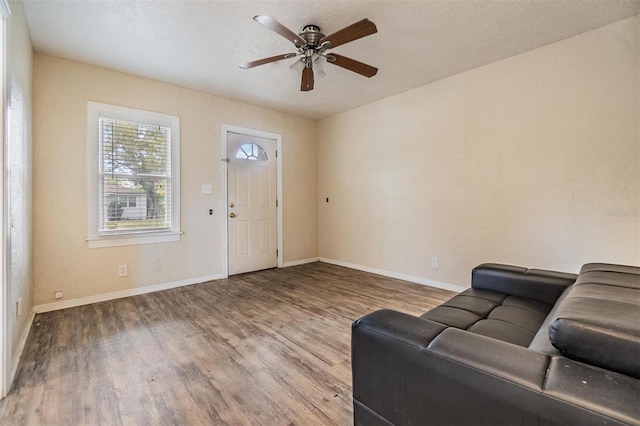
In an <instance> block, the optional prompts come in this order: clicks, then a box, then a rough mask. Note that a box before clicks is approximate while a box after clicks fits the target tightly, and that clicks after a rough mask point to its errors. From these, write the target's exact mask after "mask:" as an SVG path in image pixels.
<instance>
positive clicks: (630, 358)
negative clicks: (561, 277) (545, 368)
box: [549, 264, 640, 378]
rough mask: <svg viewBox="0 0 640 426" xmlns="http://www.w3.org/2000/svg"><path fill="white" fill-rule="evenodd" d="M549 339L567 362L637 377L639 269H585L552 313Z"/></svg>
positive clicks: (639, 368) (639, 375)
mask: <svg viewBox="0 0 640 426" xmlns="http://www.w3.org/2000/svg"><path fill="white" fill-rule="evenodd" d="M549 339H550V340H551V343H552V344H553V346H555V347H556V348H557V349H559V350H560V351H561V352H562V353H563V354H565V355H566V356H567V357H569V358H573V359H575V360H578V361H582V362H585V363H588V364H593V365H596V366H599V367H602V368H605V369H608V370H613V371H617V372H619V373H622V374H626V375H628V376H632V377H636V378H640V362H638V359H640V268H637V267H630V266H619V265H607V264H587V265H585V266H584V267H583V268H582V270H581V271H580V275H579V277H578V280H577V281H576V283H575V284H574V285H573V287H572V288H571V289H570V290H569V292H568V293H567V295H566V297H565V298H563V299H562V300H561V301H560V302H559V304H558V306H557V309H556V310H555V314H554V317H553V321H552V322H551V324H550V326H549Z"/></svg>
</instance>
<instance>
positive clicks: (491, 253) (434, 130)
mask: <svg viewBox="0 0 640 426" xmlns="http://www.w3.org/2000/svg"><path fill="white" fill-rule="evenodd" d="M639 20H640V17H638V16H636V17H634V18H631V19H627V20H623V21H619V22H617V23H614V24H611V25H608V26H606V27H603V28H600V29H597V30H595V31H591V32H588V33H585V34H582V35H579V36H577V37H574V38H571V39H568V40H565V41H562V42H558V43H555V44H552V45H549V46H546V47H543V48H540V49H537V50H534V51H531V52H528V53H525V54H522V55H519V56H515V57H512V58H509V59H506V60H502V61H500V62H496V63H493V64H490V65H487V66H484V67H481V68H478V69H474V70H471V71H468V72H465V73H462V74H459V75H456V76H453V77H450V78H447V79H444V80H441V81H438V82H435V83H433V84H430V85H427V86H424V87H421V88H419V89H416V90H412V91H409V92H406V93H403V94H400V95H396V96H393V97H390V98H387V99H384V100H382V101H379V102H376V103H372V104H369V105H366V106H364V107H361V108H358V109H356V110H352V111H349V112H346V113H343V114H340V115H337V116H334V117H332V118H329V119H326V120H323V121H321V122H320V129H319V131H320V137H319V138H320V139H319V164H320V166H319V185H320V187H319V188H320V189H319V199H320V200H319V201H320V204H319V211H320V222H319V252H320V256H321V257H324V258H328V259H333V260H338V261H340V262H343V263H351V264H355V265H360V266H365V267H369V268H377V269H380V270H384V271H390V272H394V273H402V274H406V275H410V276H413V277H418V278H420V279H424V280H431V281H436V282H441V283H448V284H454V285H461V286H468V285H469V276H470V270H471V268H473V267H474V266H475V265H477V264H479V263H482V262H505V263H511V264H516V265H523V266H529V267H539V268H550V269H557V270H563V271H572V272H576V271H577V270H578V269H579V267H580V266H581V265H582V264H583V263H586V262H590V261H605V262H620V263H630V264H638V263H640V252H639V243H640V242H639V240H638V235H639V222H640V219H639V216H638V210H639V205H640V200H639V197H640V174H639V164H640V161H639V159H640V152H639V147H640V136H639V123H638V116H639V115H638V114H639V107H638V103H639V98H638V93H639V88H638V84H639V76H640V74H639V71H638V64H639V60H638V50H639V40H640V34H639V26H640V24H639ZM382 72H384V70H382ZM372 83H373V84H375V80H372ZM326 197H329V199H330V201H329V203H326V202H325V198H326ZM431 257H438V258H439V259H440V268H439V269H437V270H434V269H432V268H431V265H430V259H431Z"/></svg>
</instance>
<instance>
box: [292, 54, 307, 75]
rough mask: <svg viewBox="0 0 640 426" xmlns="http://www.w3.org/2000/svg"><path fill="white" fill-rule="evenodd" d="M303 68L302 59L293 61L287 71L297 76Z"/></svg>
mask: <svg viewBox="0 0 640 426" xmlns="http://www.w3.org/2000/svg"><path fill="white" fill-rule="evenodd" d="M304 67H305V65H304V58H300V59H298V60H297V61H295V62H294V63H293V64H291V65H290V66H289V69H290V70H291V71H293V72H295V73H296V74H298V75H299V74H301V73H302V70H303V69H304Z"/></svg>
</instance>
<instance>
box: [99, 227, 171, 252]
mask: <svg viewBox="0 0 640 426" xmlns="http://www.w3.org/2000/svg"><path fill="white" fill-rule="evenodd" d="M182 234H183V232H181V231H170V232H162V233H157V234H153V233H148V234H124V235H100V236H90V237H87V242H88V243H89V248H102V247H117V246H133V245H137V244H156V243H168V242H173V241H180V236H181V235H182Z"/></svg>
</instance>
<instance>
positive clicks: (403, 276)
mask: <svg viewBox="0 0 640 426" xmlns="http://www.w3.org/2000/svg"><path fill="white" fill-rule="evenodd" d="M320 262H325V263H331V264H333V265H338V266H344V267H345V268H351V269H357V270H359V271H364V272H370V273H372V274H376V275H382V276H385V277H390V278H396V279H399V280H403V281H409V282H412V283H416V284H422V285H428V286H429V287H436V288H441V289H443V290H449V291H455V292H456V293H460V292H462V291H465V290H467V289H468V287H461V286H459V285H455V284H449V283H443V282H440V281H434V280H428V279H426V278H420V277H414V276H413V275H406V274H401V273H399V272H392V271H386V270H384V269H377V268H371V267H369V266H363V265H358V264H355V263H349V262H343V261H342V260H335V259H327V258H326V257H321V258H320Z"/></svg>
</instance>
